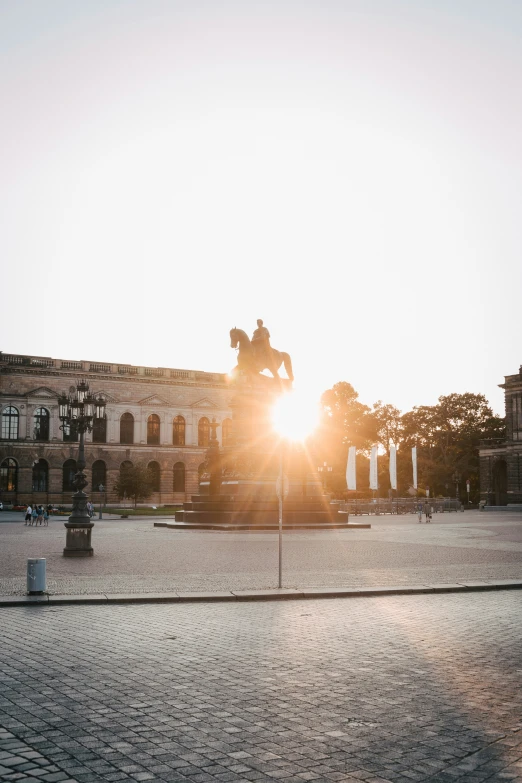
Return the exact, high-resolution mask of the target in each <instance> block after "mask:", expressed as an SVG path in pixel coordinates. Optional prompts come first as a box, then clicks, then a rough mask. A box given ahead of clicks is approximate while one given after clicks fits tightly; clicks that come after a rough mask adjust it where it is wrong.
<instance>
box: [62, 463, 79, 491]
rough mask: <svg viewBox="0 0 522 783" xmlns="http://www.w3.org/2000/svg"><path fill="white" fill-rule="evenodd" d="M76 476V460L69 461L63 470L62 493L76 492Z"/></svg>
mask: <svg viewBox="0 0 522 783" xmlns="http://www.w3.org/2000/svg"><path fill="white" fill-rule="evenodd" d="M75 475H76V460H74V459H68V460H67V461H66V462H64V463H63V468H62V492H75V491H76V487H75V486H74V477H75Z"/></svg>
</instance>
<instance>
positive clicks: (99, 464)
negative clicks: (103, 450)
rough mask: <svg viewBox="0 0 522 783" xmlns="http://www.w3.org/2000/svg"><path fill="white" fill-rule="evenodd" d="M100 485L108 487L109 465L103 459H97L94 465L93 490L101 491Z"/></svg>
mask: <svg viewBox="0 0 522 783" xmlns="http://www.w3.org/2000/svg"><path fill="white" fill-rule="evenodd" d="M100 484H103V486H104V487H107V465H106V464H105V462H104V461H103V460H102V459H97V460H96V462H93V465H92V488H93V490H95V491H99V489H98V488H99V486H100Z"/></svg>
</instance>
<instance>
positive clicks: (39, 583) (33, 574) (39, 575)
mask: <svg viewBox="0 0 522 783" xmlns="http://www.w3.org/2000/svg"><path fill="white" fill-rule="evenodd" d="M45 565H46V563H45V557H29V558H28V559H27V592H28V593H30V594H31V593H44V592H45V590H46V589H47V588H46V583H45Z"/></svg>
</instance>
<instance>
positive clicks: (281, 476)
mask: <svg viewBox="0 0 522 783" xmlns="http://www.w3.org/2000/svg"><path fill="white" fill-rule="evenodd" d="M283 449H284V441H283V440H282V441H281V452H280V454H279V583H278V587H279V588H281V587H282V586H283V496H284V491H285V488H284V481H285V477H284V473H283Z"/></svg>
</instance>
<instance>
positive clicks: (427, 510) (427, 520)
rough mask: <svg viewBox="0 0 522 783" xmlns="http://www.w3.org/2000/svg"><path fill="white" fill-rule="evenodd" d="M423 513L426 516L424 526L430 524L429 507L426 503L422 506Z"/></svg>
mask: <svg viewBox="0 0 522 783" xmlns="http://www.w3.org/2000/svg"><path fill="white" fill-rule="evenodd" d="M424 513H425V515H426V524H427V523H428V522H431V506H430V504H429V502H428V501H426V502H425V504H424Z"/></svg>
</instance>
